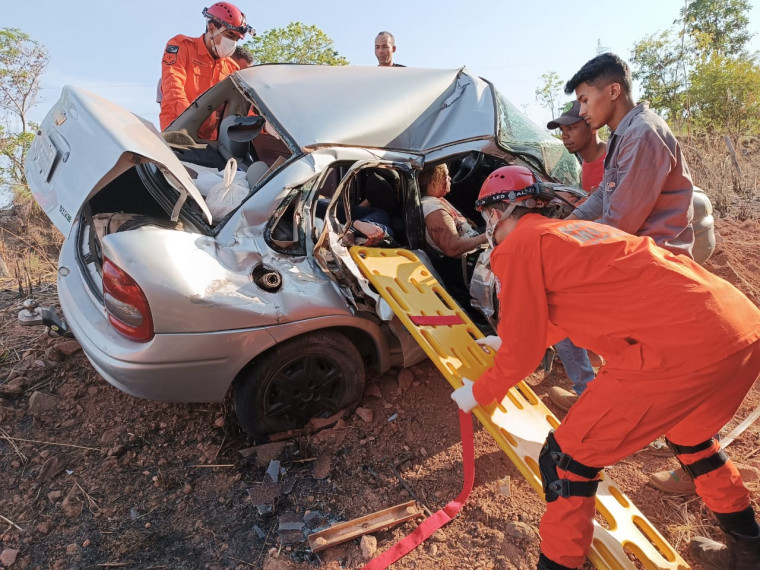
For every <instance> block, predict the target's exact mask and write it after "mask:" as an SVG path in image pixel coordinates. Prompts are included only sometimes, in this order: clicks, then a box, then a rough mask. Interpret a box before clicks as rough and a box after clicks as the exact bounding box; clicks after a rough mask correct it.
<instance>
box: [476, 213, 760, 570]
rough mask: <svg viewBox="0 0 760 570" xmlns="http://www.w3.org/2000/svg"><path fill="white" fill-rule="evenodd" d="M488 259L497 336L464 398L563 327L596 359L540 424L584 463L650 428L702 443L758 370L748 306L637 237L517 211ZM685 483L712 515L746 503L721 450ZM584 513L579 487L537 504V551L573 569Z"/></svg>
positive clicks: (501, 390)
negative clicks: (550, 425) (552, 421)
mask: <svg viewBox="0 0 760 570" xmlns="http://www.w3.org/2000/svg"><path fill="white" fill-rule="evenodd" d="M491 267H492V269H493V272H494V274H495V275H496V277H497V278H498V280H499V283H500V292H499V303H500V311H501V312H500V318H499V326H498V333H499V336H500V337H501V339H502V345H501V349H500V350H499V351H498V353H497V354H496V356H495V359H494V366H493V367H492V368H491V369H489V370H488V371H487V372H485V373H484V374H483V375H482V376H481V377H480V378H478V380H477V381H476V383H475V385H474V387H473V394H474V396H475V398H476V400H477V401H478V402H479V403H481V404H490V403H492V402H493V401H494V400H501V399H502V398H503V397H504V395H505V394H506V392H507V391H508V390H509V388H510V387H512V386H514V385H515V384H516V383H517V382H519V381H520V380H522V379H523V378H525V377H526V376H528V375H529V374H530V373H531V372H533V370H534V369H535V367H536V364H537V363H538V362H539V361H540V360H541V358H542V356H543V354H544V351H545V349H546V347H547V346H549V345H552V344H554V343H555V342H557V341H559V340H561V339H563V338H565V337H570V338H571V339H572V341H573V342H574V343H576V344H577V345H578V346H584V347H587V348H589V349H590V350H593V351H594V352H595V353H597V354H599V355H601V356H602V357H604V359H605V361H606V364H605V365H604V366H603V367H602V368H601V369H600V370H599V373H598V374H597V377H596V379H595V380H594V381H593V382H592V383H590V384H589V385H588V388H587V389H586V391H585V392H584V393H583V395H582V396H581V398H580V400H578V402H577V403H576V404H575V405H574V406H573V407H572V408H571V410H570V412H569V413H568V414H567V416H566V417H565V419H564V420H563V422H562V424H561V425H560V426H559V427H558V428H557V430H556V432H555V434H554V435H555V438H556V441H557V443H558V444H559V446H560V447H561V449H562V452H564V453H566V454H568V455H570V456H571V457H572V458H573V459H574V460H576V461H578V462H580V463H582V464H584V465H586V466H590V467H598V468H601V467H606V466H609V465H612V464H613V463H615V462H617V461H619V460H620V459H622V458H624V457H626V456H628V455H630V454H631V453H634V452H635V451H638V450H639V449H642V448H643V447H645V446H646V445H647V444H649V443H650V442H651V441H654V440H655V439H657V438H658V437H659V436H661V435H663V434H664V435H665V436H666V437H667V439H668V440H670V441H672V442H673V443H676V444H678V445H681V446H696V445H697V444H699V443H701V442H705V441H706V440H709V439H710V438H711V437H712V436H713V434H715V433H718V431H720V429H721V428H722V427H723V426H724V425H725V424H726V423H727V422H728V421H729V420H730V419H731V418H732V417H733V415H734V413H735V412H736V410H737V409H738V408H739V405H740V404H741V402H742V400H743V398H744V396H745V395H746V393H747V392H748V391H749V389H750V388H751V387H752V384H753V383H754V381H755V379H756V378H757V377H758V374H759V373H760V342H758V340H759V339H760V310H758V309H757V307H755V305H753V304H752V302H750V301H749V300H748V299H747V298H746V297H745V296H744V295H743V294H742V293H741V292H740V291H738V290H737V289H735V288H734V287H733V286H732V285H731V284H729V283H728V282H726V281H724V280H723V279H721V278H719V277H717V276H715V275H714V274H712V273H710V272H709V271H707V270H705V269H704V268H702V267H701V266H700V265H698V264H697V263H695V262H694V261H692V260H691V259H689V258H688V257H686V256H684V255H673V254H672V253H670V252H668V251H667V250H665V249H662V248H660V247H657V246H656V245H655V243H654V241H652V239H651V238H648V237H638V236H632V235H629V234H627V233H624V232H622V231H620V230H617V229H615V228H612V227H610V226H607V225H602V224H597V223H594V222H586V221H579V220H572V221H565V220H560V221H558V220H550V219H547V218H545V217H543V216H540V215H537V214H528V215H526V216H524V217H523V218H521V219H520V220H519V221H518V223H517V225H516V227H515V229H514V230H513V231H512V232H510V233H509V235H507V237H506V238H505V239H504V241H503V242H502V243H501V244H499V245H498V246H497V247H496V249H495V250H494V251H493V253H492V255H491ZM718 450H719V447H717V443H714V444H713V446H712V448H711V449H708V450H706V451H703V452H700V453H697V454H693V456H683V455H681V456H679V457H680V459H681V460H682V461H685V462H686V463H691V462H692V461H697V460H699V459H701V458H702V457H703V456H707V455H710V454H714V453H716V452H717V451H718ZM559 474H560V477H562V478H566V479H570V480H575V481H584V480H588V479H584V478H583V477H580V476H578V475H575V474H573V473H569V472H567V471H561V470H560V471H559ZM695 483H696V487H697V492H698V493H699V495H700V496H701V497H702V498H703V500H704V501H705V503H706V504H707V506H708V507H709V508H710V509H712V510H713V511H715V512H717V513H734V512H738V511H742V510H743V509H746V508H748V507H749V505H750V501H749V493H748V492H747V490H746V488H745V487H744V485H743V484H742V481H741V477H740V476H739V474H738V471H737V470H736V467H735V466H734V465H733V463H732V462H731V461H730V460H728V461H727V462H726V463H725V465H722V466H721V467H720V468H717V469H715V470H713V471H711V472H709V473H707V474H705V475H703V476H700V477H698V478H696V479H695ZM593 517H594V498H593V497H579V496H569V497H560V498H558V499H557V500H554V501H553V502H550V503H547V511H546V514H545V515H544V517H543V518H542V521H541V528H540V532H541V538H542V545H541V550H542V552H543V553H544V555H545V556H547V557H548V558H549V559H551V560H552V561H554V562H556V563H558V564H561V565H564V566H566V567H568V568H575V567H578V566H580V565H582V564H583V561H584V559H585V555H586V552H587V550H588V548H589V546H590V544H591V539H592V535H593Z"/></svg>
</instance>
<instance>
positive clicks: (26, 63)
mask: <svg viewBox="0 0 760 570" xmlns="http://www.w3.org/2000/svg"><path fill="white" fill-rule="evenodd" d="M48 61H49V57H48V53H47V50H46V49H45V48H44V47H43V46H42V45H41V44H39V43H38V42H36V41H34V40H32V38H31V37H30V36H29V35H28V34H26V33H24V32H22V31H21V30H19V29H17V28H2V29H0V114H1V116H2V120H3V123H4V124H3V125H0V187H2V188H9V189H11V190H12V191H13V193H14V194H15V195H16V196H19V195H28V192H29V191H28V188H27V186H26V177H25V176H24V160H25V158H26V153H27V151H28V150H29V145H30V144H31V142H32V138H33V136H34V135H33V132H34V130H35V129H36V125H33V124H31V123H30V122H29V118H28V115H29V110H30V109H31V108H32V107H34V105H36V104H37V103H38V102H39V92H40V80H41V78H42V74H43V72H44V71H45V68H46V66H47V64H48Z"/></svg>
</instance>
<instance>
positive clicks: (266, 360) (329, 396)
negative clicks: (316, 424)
mask: <svg viewBox="0 0 760 570" xmlns="http://www.w3.org/2000/svg"><path fill="white" fill-rule="evenodd" d="M363 392H364V362H363V360H362V357H361V355H360V354H359V351H358V350H357V348H356V347H355V346H354V345H353V343H352V342H351V341H350V340H348V339H347V338H346V337H345V336H343V335H342V334H340V333H337V332H331V331H323V332H316V333H310V334H307V335H304V336H302V337H298V338H296V339H293V340H291V341H288V342H285V343H283V344H280V345H278V346H276V347H275V348H273V349H272V350H270V351H269V352H267V353H266V354H264V355H263V356H261V357H260V358H256V360H254V362H253V363H252V364H251V365H250V366H249V367H248V368H247V369H246V370H244V371H243V372H242V373H241V375H240V377H239V378H238V380H237V382H236V384H235V391H234V399H235V412H236V414H237V417H238V421H239V422H240V425H241V426H242V428H243V429H244V430H245V431H246V433H247V434H248V435H249V436H251V438H253V439H254V440H265V439H267V436H268V435H270V434H273V433H277V432H283V431H288V430H293V429H299V428H302V427H304V426H305V425H306V424H307V423H308V421H309V420H310V419H311V418H317V417H329V416H331V415H332V414H334V413H335V412H337V411H338V410H340V409H342V408H347V407H351V406H355V405H356V404H358V402H359V399H360V398H361V396H362V393H363Z"/></svg>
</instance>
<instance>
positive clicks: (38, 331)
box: [0, 219, 760, 570]
mask: <svg viewBox="0 0 760 570" xmlns="http://www.w3.org/2000/svg"><path fill="white" fill-rule="evenodd" d="M717 228H718V231H719V233H720V240H719V245H718V250H717V251H716V253H715V254H714V256H713V257H712V259H711V260H710V262H708V267H709V269H711V270H712V271H714V272H715V273H717V274H718V275H720V276H722V277H724V278H725V279H727V280H729V281H730V282H731V283H733V284H734V285H736V286H737V287H738V288H740V289H741V290H742V291H744V292H745V293H746V294H747V295H748V296H749V297H750V298H751V299H752V300H753V301H754V302H755V303H760V257H759V255H760V223H759V222H758V221H754V220H748V221H744V222H740V221H736V220H729V219H721V220H718V222H717ZM0 289H2V290H0V331H1V332H0V334H1V337H0V339H1V340H0V474H1V476H0V536H1V537H2V539H1V540H0V567H9V568H13V569H17V568H18V569H20V568H53V569H68V568H144V569H148V568H152V569H153V568H210V569H222V568H224V569H227V568H235V569H245V568H263V569H266V570H289V569H299V570H300V569H306V568H324V569H330V570H337V569H343V568H345V569H353V568H360V567H361V566H362V565H363V564H364V563H365V562H366V558H365V557H366V555H367V550H368V549H369V550H370V551H371V549H372V546H373V545H372V544H371V543H372V541H371V540H370V541H365V544H364V550H363V547H362V544H360V541H359V540H352V541H350V542H347V543H345V544H343V545H339V546H336V547H333V548H329V549H327V550H324V551H321V552H319V553H318V554H314V553H312V552H311V551H310V549H309V548H308V545H307V542H306V537H307V536H308V535H309V534H310V533H312V532H314V531H317V530H320V529H323V528H325V527H327V526H328V525H330V524H333V523H335V522H339V521H346V520H350V519H354V518H357V517H361V516H364V515H367V514H370V513H372V512H374V511H377V510H380V509H384V508H387V507H391V506H393V505H397V504H399V503H404V502H407V501H409V500H410V499H412V496H411V494H410V491H411V493H413V495H414V498H416V499H417V500H419V501H420V503H422V504H423V505H425V507H426V508H427V509H429V510H430V511H431V512H434V511H435V510H437V509H439V508H441V507H442V506H444V505H445V504H446V503H447V502H448V501H450V500H451V499H453V498H454V497H456V495H457V494H458V493H459V491H460V489H461V486H462V467H461V441H460V436H459V427H458V421H457V411H456V407H455V405H454V403H453V402H452V401H451V399H450V398H449V394H450V388H449V386H448V384H447V382H446V381H445V380H444V379H443V377H442V376H441V375H440V374H439V373H438V372H437V370H436V369H435V368H434V367H433V365H432V364H431V363H429V362H426V363H424V364H421V365H417V366H415V367H413V368H412V369H410V370H407V371H402V372H400V373H399V371H394V372H393V373H390V374H386V375H384V376H381V377H376V378H371V379H369V381H368V387H367V390H366V393H365V396H364V399H363V400H362V402H361V404H360V409H359V410H357V412H356V413H354V414H351V415H350V416H348V417H345V418H342V419H338V420H337V422H335V423H333V424H332V425H331V426H329V427H327V428H325V429H322V430H321V431H312V432H309V433H301V434H296V435H295V436H294V437H291V438H286V439H283V440H282V441H279V442H275V443H270V444H266V445H262V446H258V447H254V446H253V444H252V442H251V441H250V440H248V439H247V438H246V436H245V435H244V434H242V433H241V431H240V430H239V428H238V427H237V425H236V423H235V420H234V413H233V412H232V410H231V409H229V407H228V406H227V405H224V404H208V405H178V404H166V403H157V402H149V401H145V400H139V399H136V398H133V397H131V396H128V395H126V394H124V393H122V392H120V391H118V390H117V389H115V388H113V387H111V386H110V385H109V384H107V383H106V382H105V381H104V380H103V379H101V378H100V377H99V376H98V374H97V373H96V372H95V371H94V370H93V368H92V367H91V366H90V365H89V363H88V361H87V360H86V358H85V357H84V355H83V354H82V352H81V350H80V349H78V345H77V344H76V342H75V341H71V340H65V339H61V338H60V337H53V336H49V335H48V334H47V333H46V332H45V330H44V329H43V328H42V327H22V326H20V325H19V324H18V319H17V317H18V312H19V310H20V309H21V301H22V300H23V299H21V298H20V297H19V294H18V291H17V286H16V284H15V282H14V281H12V280H9V279H6V280H2V281H0ZM34 293H35V297H36V299H37V300H38V302H40V304H43V305H49V304H54V303H55V302H56V297H55V295H56V293H55V286H54V285H53V284H45V283H41V284H38V285H37V286H35V287H34ZM528 382H529V384H531V385H532V386H533V388H534V390H535V391H536V392H537V394H538V395H539V396H540V397H541V398H542V399H543V400H544V401H545V402H546V403H547V405H548V406H549V407H550V408H552V410H553V411H554V412H555V413H556V414H557V415H558V417H560V418H561V417H562V412H561V411H560V410H558V409H556V408H554V407H553V405H552V404H551V403H550V402H549V400H548V398H547V397H546V392H547V391H548V389H549V388H550V387H551V386H553V385H561V386H564V387H569V382H568V380H567V378H566V377H565V374H564V371H563V370H562V367H561V365H560V364H559V363H557V365H556V366H555V369H554V371H553V372H552V374H551V375H549V376H548V377H547V378H543V377H542V374H536V375H534V376H532V377H531V378H530V379H529V380H528ZM758 405H760V392H759V391H758V385H756V386H755V387H754V388H753V390H752V391H751V392H750V394H749V395H748V397H747V399H746V400H745V402H744V404H743V406H742V408H741V409H740V410H739V412H738V414H737V416H736V418H734V420H733V421H732V422H731V423H730V424H729V425H728V426H727V427H726V429H725V433H728V432H729V431H730V430H731V429H732V428H733V427H735V426H736V425H737V424H738V423H739V422H740V421H741V420H742V419H744V418H745V417H746V416H747V415H748V414H749V413H751V412H752V411H753V410H754V409H755V408H756V407H758ZM476 423H477V422H476ZM475 445H476V451H475V453H476V477H475V487H474V489H473V492H472V494H471V496H470V498H469V500H468V501H467V503H466V504H465V506H464V508H463V509H462V511H461V513H460V515H459V516H458V517H457V518H456V519H455V520H454V521H453V522H451V523H450V524H448V525H447V526H445V527H444V528H443V529H441V530H439V531H437V532H436V533H435V534H434V535H433V537H432V538H431V539H430V540H428V541H427V542H426V543H424V544H422V545H421V546H420V547H419V548H417V549H416V550H414V551H413V552H412V553H410V554H409V555H408V556H406V557H405V558H403V559H402V560H401V561H399V562H398V563H396V564H395V565H394V566H393V568H394V569H402V568H404V569H406V568H418V569H420V568H421V569H426V568H436V569H438V570H445V569H461V568H472V569H491V568H493V569H529V568H535V564H536V561H537V558H538V552H539V550H538V546H539V543H538V537H537V528H538V521H539V518H540V516H541V514H542V512H543V502H542V501H541V500H540V499H539V497H538V496H537V495H536V494H535V492H534V491H533V490H532V488H531V487H530V486H529V485H528V484H527V483H526V482H525V481H524V479H523V478H522V477H521V475H520V473H519V472H518V471H517V469H516V468H515V467H514V466H513V465H512V464H511V463H510V461H509V460H508V459H507V457H506V456H505V454H504V453H503V452H502V451H501V450H500V449H499V448H498V446H497V445H496V444H495V443H494V441H493V440H492V439H491V437H490V436H489V435H488V433H487V432H486V431H485V430H484V429H483V428H482V427H481V426H479V425H476V430H475ZM728 452H729V454H730V455H731V456H732V457H733V458H734V460H735V461H736V462H737V463H739V464H743V465H746V466H748V469H747V470H746V471H745V472H746V473H747V474H748V475H749V479H751V481H750V482H749V483H748V486H749V487H750V488H751V489H752V490H753V501H754V503H755V507H756V508H757V506H758V505H757V500H758V497H759V496H760V495H758V493H757V492H758V489H759V488H760V486H759V484H758V481H757V477H756V474H757V469H758V468H760V455H758V452H760V424H758V423H755V424H754V425H752V426H751V427H749V429H747V430H746V431H744V432H743V433H742V434H741V435H740V436H739V437H738V438H737V439H736V440H735V441H734V442H733V443H732V444H731V445H730V446H729V448H728ZM276 462H279V469H278V466H277V463H276ZM676 465H677V464H676V462H675V460H674V459H673V458H672V457H671V456H669V455H668V454H666V453H663V452H662V451H661V450H657V449H655V448H653V447H650V448H647V449H645V450H642V451H640V452H638V453H636V454H634V455H633V456H631V457H628V458H627V459H626V460H624V461H622V462H621V463H620V464H618V465H616V466H613V467H611V468H609V469H608V470H607V472H608V474H609V475H610V476H611V477H612V479H613V480H614V481H616V482H617V484H618V485H619V486H620V487H621V488H622V489H623V490H624V491H625V492H626V493H627V495H628V496H629V497H630V498H631V500H632V501H633V503H634V504H635V505H636V506H637V507H638V508H639V509H640V510H641V511H642V512H643V513H644V514H645V515H646V516H647V517H648V518H649V520H650V521H652V522H653V524H654V525H655V526H656V527H657V528H658V529H659V530H660V532H661V533H662V534H663V535H664V536H665V537H666V538H667V539H668V540H669V541H670V543H671V544H673V545H674V546H675V547H676V548H677V550H678V551H679V552H680V553H681V555H682V556H683V557H684V558H685V559H686V560H687V561H690V559H689V557H688V552H687V545H688V539H689V537H690V536H691V535H693V534H697V533H702V534H704V533H707V534H713V535H716V536H717V534H716V532H715V526H714V522H713V520H712V519H711V516H710V514H709V513H708V512H706V511H705V509H704V508H703V507H702V505H701V502H700V501H699V500H698V499H695V498H694V497H673V496H667V495H664V494H662V493H660V492H658V491H656V490H654V489H652V488H651V487H649V486H648V485H647V484H646V482H647V478H648V475H649V474H651V473H653V472H655V471H658V470H661V469H665V468H674V467H675V466H676ZM273 479H274V480H273ZM417 522H418V521H417ZM417 522H407V523H404V524H402V525H400V526H397V527H395V528H392V529H390V530H385V531H381V532H377V533H375V534H374V538H375V539H376V540H377V549H378V551H382V550H385V549H386V548H388V547H389V546H390V545H391V544H393V543H394V542H395V541H397V540H398V539H400V538H401V537H403V536H405V535H406V534H407V533H409V532H410V531H411V530H413V528H414V527H415V526H416V524H417ZM587 566H588V567H589V568H590V567H591V566H590V565H587Z"/></svg>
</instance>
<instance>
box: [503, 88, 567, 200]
mask: <svg viewBox="0 0 760 570" xmlns="http://www.w3.org/2000/svg"><path fill="white" fill-rule="evenodd" d="M497 107H498V112H499V138H498V143H499V146H500V147H502V148H503V149H504V150H506V151H509V152H510V153H512V154H514V155H516V156H519V157H520V158H522V159H524V160H526V161H527V162H528V163H530V164H532V165H533V166H535V167H536V168H537V169H538V170H541V171H543V172H544V173H546V174H548V175H549V176H551V177H552V178H554V179H556V180H558V181H560V182H563V183H565V184H569V185H571V186H580V172H581V167H580V164H578V160H577V159H576V158H575V157H574V156H572V155H571V154H570V153H569V152H567V150H566V149H565V145H563V144H562V141H561V140H559V139H557V138H555V137H553V136H551V135H550V134H549V133H547V132H545V131H544V130H542V129H541V128H540V127H539V126H538V125H536V124H535V123H533V122H532V121H531V120H530V119H528V118H527V117H526V116H525V115H524V114H523V113H521V112H520V111H519V110H518V109H517V107H515V106H514V105H512V103H510V102H509V101H508V100H507V99H506V98H505V97H504V96H503V95H502V94H501V93H497Z"/></svg>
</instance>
